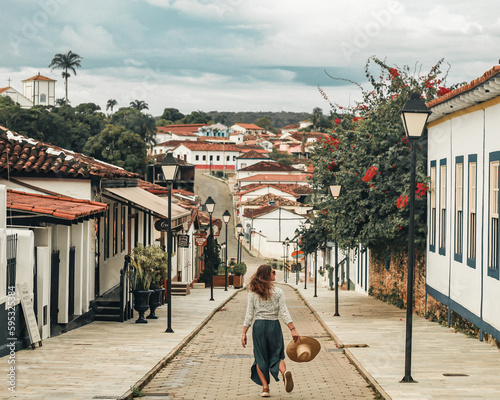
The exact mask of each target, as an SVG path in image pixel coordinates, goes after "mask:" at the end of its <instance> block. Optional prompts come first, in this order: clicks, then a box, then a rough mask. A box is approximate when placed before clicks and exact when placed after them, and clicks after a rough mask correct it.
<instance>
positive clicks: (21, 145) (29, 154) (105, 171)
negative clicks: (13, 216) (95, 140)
mask: <svg viewBox="0 0 500 400" xmlns="http://www.w3.org/2000/svg"><path fill="white" fill-rule="evenodd" d="M7 170H9V171H10V173H19V174H30V175H44V176H47V175H57V176H59V177H62V176H68V177H75V178H90V177H92V176H94V177H100V178H109V179H113V178H139V177H140V175H139V174H136V173H133V172H128V171H126V170H124V169H123V168H120V167H117V166H115V165H111V164H108V163H105V162H103V161H99V160H96V159H94V158H92V157H88V156H85V155H84V154H81V153H75V152H73V151H71V150H66V149H63V148H61V147H57V146H53V145H51V144H50V143H44V142H40V141H38V140H35V139H31V138H27V137H24V136H22V135H19V134H17V133H15V132H11V131H9V130H7V129H6V128H4V127H1V126H0V172H3V171H7Z"/></svg>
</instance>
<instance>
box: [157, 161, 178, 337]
mask: <svg viewBox="0 0 500 400" xmlns="http://www.w3.org/2000/svg"><path fill="white" fill-rule="evenodd" d="M161 169H162V172H163V177H164V179H165V181H166V182H167V183H168V225H167V329H166V330H165V332H167V333H173V332H174V331H173V330H172V187H173V183H174V180H175V178H176V177H177V172H178V170H179V164H178V163H177V160H176V159H175V158H174V156H173V154H172V153H167V155H166V157H165V158H164V160H163V162H162V165H161Z"/></svg>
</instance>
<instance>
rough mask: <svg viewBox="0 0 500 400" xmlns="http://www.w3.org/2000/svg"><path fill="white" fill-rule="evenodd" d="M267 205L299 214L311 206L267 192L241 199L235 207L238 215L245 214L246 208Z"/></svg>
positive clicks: (250, 208) (307, 210) (309, 209)
mask: <svg viewBox="0 0 500 400" xmlns="http://www.w3.org/2000/svg"><path fill="white" fill-rule="evenodd" d="M269 205H276V206H279V207H282V208H284V209H287V210H289V211H293V212H294V213H296V214H299V215H306V214H307V213H308V212H309V211H311V210H312V206H308V205H307V204H303V203H299V202H297V201H295V199H286V198H283V197H281V196H278V195H276V194H274V193H267V194H264V195H262V196H260V197H256V198H253V199H249V200H246V201H242V202H240V203H238V204H237V207H238V212H239V215H245V213H246V211H247V210H252V209H253V210H255V209H259V208H261V207H266V206H269Z"/></svg>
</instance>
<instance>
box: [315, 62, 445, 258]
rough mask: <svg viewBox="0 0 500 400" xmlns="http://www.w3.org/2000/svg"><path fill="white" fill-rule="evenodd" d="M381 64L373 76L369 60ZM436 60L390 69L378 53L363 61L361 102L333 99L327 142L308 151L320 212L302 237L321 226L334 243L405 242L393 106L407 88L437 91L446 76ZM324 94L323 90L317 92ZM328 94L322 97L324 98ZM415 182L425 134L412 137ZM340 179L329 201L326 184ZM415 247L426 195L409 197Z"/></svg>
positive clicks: (403, 143)
mask: <svg viewBox="0 0 500 400" xmlns="http://www.w3.org/2000/svg"><path fill="white" fill-rule="evenodd" d="M371 63H374V64H375V66H376V67H378V68H379V69H380V72H377V73H376V76H379V78H378V79H377V78H375V75H374V74H373V73H372V72H371V69H372V64H371ZM441 64H442V60H441V61H439V62H438V63H437V64H436V65H435V66H433V67H432V68H431V70H430V71H429V72H428V73H427V74H425V75H419V74H418V73H417V72H419V71H411V70H410V68H409V67H406V66H405V67H403V68H397V67H391V66H389V65H388V64H386V63H385V62H384V61H381V60H379V59H377V58H370V59H369V60H368V62H367V64H366V69H365V71H366V77H367V79H368V81H369V83H370V85H371V88H370V89H369V90H363V91H362V94H363V101H362V102H360V103H359V104H357V105H356V107H354V108H352V109H343V108H341V107H336V106H334V105H333V104H332V103H330V104H332V107H333V108H332V113H333V116H332V119H333V123H334V128H333V130H332V131H331V132H329V137H328V138H327V139H326V140H323V141H319V142H317V144H316V145H315V152H314V155H313V157H312V161H313V165H314V170H315V173H314V176H312V177H311V179H312V182H311V184H312V186H313V187H314V189H315V193H314V195H313V196H312V198H311V201H312V202H313V203H314V204H315V205H316V206H317V207H318V208H320V209H321V210H322V213H321V214H320V217H319V219H318V221H317V222H316V221H315V223H314V225H317V226H316V228H315V229H314V230H313V232H312V233H311V234H310V235H308V236H311V237H312V239H313V240H314V239H317V238H318V236H320V234H321V232H323V233H324V234H326V235H327V237H328V238H330V240H331V239H333V238H338V241H339V245H340V246H341V247H344V248H353V247H356V246H357V245H358V244H362V245H363V246H364V247H367V246H369V247H371V248H383V249H387V248H393V249H400V248H402V247H405V246H406V245H407V234H408V208H409V207H407V206H406V207H400V208H398V206H397V205H398V199H399V198H400V196H408V195H409V180H410V145H409V143H408V141H407V140H406V139H405V138H404V129H403V127H402V123H401V117H400V110H401V108H402V106H403V105H404V104H405V102H406V100H407V99H408V98H409V97H410V95H411V93H413V92H417V91H418V92H420V93H422V95H423V97H424V99H426V100H427V101H429V100H431V99H433V98H435V97H436V95H437V92H438V90H440V85H443V86H444V81H445V79H446V76H444V77H442V78H439V77H440V76H441V75H442V73H441ZM322 94H323V96H324V97H325V98H327V96H326V94H324V93H323V92H322ZM327 99H328V98H327ZM416 146H417V147H416V148H417V170H416V182H417V183H420V184H424V185H425V184H426V183H427V182H428V181H429V179H428V177H427V176H426V162H427V161H426V156H427V147H426V146H427V144H426V135H424V137H423V138H421V139H420V141H418V142H417V143H416ZM331 184H336V185H341V186H342V190H341V193H340V196H339V197H338V198H337V199H333V197H332V196H331V195H330V193H329V191H328V188H329V185H331ZM415 228H416V232H415V238H416V247H417V248H422V247H424V246H425V236H426V229H427V227H426V196H422V197H421V198H418V197H417V198H416V202H415Z"/></svg>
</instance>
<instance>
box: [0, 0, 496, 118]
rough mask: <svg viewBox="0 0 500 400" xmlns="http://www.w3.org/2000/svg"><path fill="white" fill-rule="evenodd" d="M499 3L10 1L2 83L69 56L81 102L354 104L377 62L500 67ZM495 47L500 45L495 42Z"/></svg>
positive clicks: (157, 108) (470, 70)
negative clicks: (78, 63)
mask: <svg viewBox="0 0 500 400" xmlns="http://www.w3.org/2000/svg"><path fill="white" fill-rule="evenodd" d="M499 11H500V5H499V3H498V2H497V1H494V0H479V1H476V2H471V1H465V0H453V1H452V0H433V1H429V0H420V1H418V2H407V1H395V0H357V1H350V2H346V1H339V0H307V1H303V0H216V1H214V0H84V1H82V0H4V1H3V4H2V13H1V17H0V18H1V21H2V23H1V24H0V35H1V38H2V40H1V41H0V54H1V55H2V58H1V62H0V87H5V86H8V79H9V78H10V79H11V80H12V82H11V86H13V87H14V88H16V89H17V90H19V91H21V92H22V83H21V81H22V80H23V79H26V78H29V77H31V76H33V75H35V74H36V73H37V72H40V73H41V74H42V75H45V76H47V77H51V78H53V79H57V83H56V97H57V98H59V97H64V83H63V80H62V78H61V71H60V70H54V71H52V72H51V71H50V68H48V65H49V63H50V61H51V60H52V58H53V56H54V54H56V53H66V52H67V51H68V50H72V51H73V52H75V53H78V54H79V55H81V56H82V57H83V61H82V68H80V69H78V71H77V76H72V77H71V78H70V80H69V81H70V83H69V98H70V101H71V104H72V105H77V104H79V103H82V102H95V103H97V104H99V105H100V106H101V107H102V108H103V109H104V108H105V105H106V102H107V100H108V99H111V98H113V99H116V100H117V101H118V106H127V105H128V104H129V102H130V101H132V100H135V99H139V100H144V101H146V102H147V103H148V104H149V108H150V112H151V113H152V114H153V115H159V114H161V113H162V111H163V109H164V108H165V107H174V108H178V109H179V110H180V111H181V112H183V113H189V112H191V111H193V110H202V111H212V110H218V111H305V112H311V111H312V109H313V108H314V107H321V108H323V110H324V111H325V112H326V111H327V110H328V104H327V103H326V102H325V100H324V99H323V98H322V97H321V95H320V94H319V92H318V89H317V87H318V85H320V86H321V87H322V88H323V89H324V90H325V91H326V92H327V94H328V95H329V97H330V98H331V100H332V101H335V102H337V103H339V104H341V105H345V106H347V105H349V103H351V104H352V103H353V102H354V101H355V100H357V99H359V97H360V96H359V94H360V93H359V89H357V87H355V86H352V85H349V84H347V83H346V82H344V81H334V80H332V79H330V78H329V77H328V76H327V75H326V74H325V73H324V71H325V70H326V71H328V73H329V74H330V75H332V76H335V77H340V78H346V79H350V80H353V81H356V82H359V83H361V84H363V83H364V66H365V63H366V60H367V59H368V57H370V56H372V55H375V56H377V57H379V58H385V59H386V60H387V62H388V63H389V64H391V65H392V64H394V65H398V66H402V65H410V66H414V65H415V64H416V63H421V64H422V70H423V71H426V70H428V69H429V68H430V67H431V66H432V65H434V63H436V62H437V61H438V60H439V59H440V58H443V57H444V58H445V61H446V62H447V63H449V64H450V65H451V70H450V72H449V78H448V83H449V84H453V83H456V82H462V81H470V80H472V79H474V78H476V77H478V76H480V75H482V74H483V73H484V72H485V71H486V70H488V69H490V68H491V67H492V66H493V65H495V64H497V63H498V59H499V57H500V53H497V52H496V51H495V48H497V49H498V43H499V41H498V37H499V36H500V13H499ZM495 43H497V45H495Z"/></svg>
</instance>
